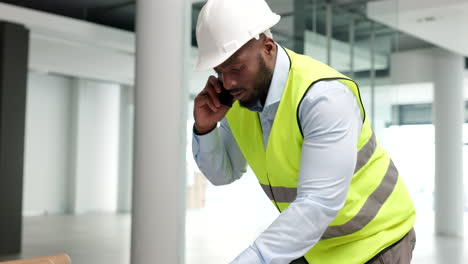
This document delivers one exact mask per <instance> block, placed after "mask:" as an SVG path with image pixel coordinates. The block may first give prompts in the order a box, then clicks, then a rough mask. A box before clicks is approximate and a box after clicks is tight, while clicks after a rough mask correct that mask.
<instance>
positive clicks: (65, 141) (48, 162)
mask: <svg viewBox="0 0 468 264" xmlns="http://www.w3.org/2000/svg"><path fill="white" fill-rule="evenodd" d="M70 100H71V80H70V79H69V78H65V77H60V76H55V75H46V74H39V73H35V72H31V73H30V74H29V75H28V87H27V105H26V107H27V110H26V131H25V155H24V196H23V212H24V214H25V215H34V214H45V213H53V214H56V213H63V212H64V211H65V208H66V203H67V201H66V185H67V175H68V158H69V141H70V136H69V135H70V133H69V132H70V130H69V128H70V118H69V117H70V116H69V115H70Z"/></svg>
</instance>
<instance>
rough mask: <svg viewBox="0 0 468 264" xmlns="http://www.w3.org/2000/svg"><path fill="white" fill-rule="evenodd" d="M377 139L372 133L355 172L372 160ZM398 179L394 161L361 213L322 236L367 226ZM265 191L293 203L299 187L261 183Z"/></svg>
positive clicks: (358, 157) (281, 201)
mask: <svg viewBox="0 0 468 264" xmlns="http://www.w3.org/2000/svg"><path fill="white" fill-rule="evenodd" d="M376 146H377V141H376V138H375V134H374V133H372V136H371V138H370V139H369V140H368V141H367V143H366V144H365V145H364V147H362V148H361V149H360V150H359V152H358V155H357V161H356V168H355V169H354V173H356V172H358V171H359V170H360V169H361V168H362V167H363V166H364V164H366V163H367V161H369V160H370V158H371V157H372V154H374V152H375V148H376ZM397 179H398V171H397V168H396V167H395V165H394V164H393V162H392V161H390V164H389V166H388V169H387V172H386V173H385V176H384V178H383V179H382V182H381V183H380V184H379V186H378V187H377V188H376V189H375V191H374V192H373V193H372V194H371V195H370V196H369V197H368V198H367V200H366V202H365V203H364V205H363V206H362V208H361V209H360V210H359V213H358V214H357V215H356V216H354V217H353V218H352V219H350V220H349V221H348V222H346V223H345V224H342V225H338V226H329V227H328V228H327V230H326V231H325V233H324V234H323V236H322V238H321V239H322V240H323V239H328V238H333V237H338V236H345V235H349V234H351V233H354V232H356V231H358V230H360V229H362V228H363V227H364V226H366V225H367V224H368V223H369V222H370V221H372V219H374V217H375V216H376V215H377V212H378V211H379V209H380V208H381V207H382V205H383V204H384V202H385V201H386V200H387V198H388V196H390V194H391V193H392V191H393V188H394V187H395V184H396V182H397ZM260 185H261V186H262V189H263V191H264V192H265V193H266V195H267V196H268V198H270V200H274V201H276V202H278V203H292V202H293V201H294V200H296V197H297V188H287V187H274V186H270V185H265V184H260Z"/></svg>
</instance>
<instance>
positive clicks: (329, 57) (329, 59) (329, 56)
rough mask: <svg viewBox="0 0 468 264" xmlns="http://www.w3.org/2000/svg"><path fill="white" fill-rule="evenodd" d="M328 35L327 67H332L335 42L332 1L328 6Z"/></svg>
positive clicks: (328, 0)
mask: <svg viewBox="0 0 468 264" xmlns="http://www.w3.org/2000/svg"><path fill="white" fill-rule="evenodd" d="M325 16H326V17H325V19H326V25H325V26H326V34H327V65H328V66H330V67H331V66H332V65H331V63H332V40H333V6H332V0H327V5H326V14H325Z"/></svg>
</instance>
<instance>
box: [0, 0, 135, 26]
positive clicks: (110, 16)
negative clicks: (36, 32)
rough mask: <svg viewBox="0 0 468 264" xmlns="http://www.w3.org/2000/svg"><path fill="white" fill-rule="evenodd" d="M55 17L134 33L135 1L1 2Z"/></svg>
mask: <svg viewBox="0 0 468 264" xmlns="http://www.w3.org/2000/svg"><path fill="white" fill-rule="evenodd" d="M0 2H3V3H7V4H13V5H17V6H23V7H27V8H31V9H36V10H40V11H44V12H48V13H53V14H57V15H63V16H66V17H71V18H76V19H80V20H85V21H89V22H93V23H97V24H101V25H106V26H110V27H114V28H119V29H124V30H128V31H134V28H135V23H134V17H135V0H1V1H0Z"/></svg>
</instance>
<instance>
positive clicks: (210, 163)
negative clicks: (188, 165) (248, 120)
mask: <svg viewBox="0 0 468 264" xmlns="http://www.w3.org/2000/svg"><path fill="white" fill-rule="evenodd" d="M192 151H193V158H194V159H195V162H196V163H197V165H198V168H200V170H201V171H202V172H203V174H205V176H206V177H207V178H208V180H209V181H210V182H211V183H212V184H214V185H224V184H229V183H231V182H233V181H235V180H237V179H239V178H240V177H241V176H242V174H243V173H245V172H246V170H247V162H246V161H245V158H244V156H243V155H242V153H241V151H240V149H239V146H238V145H237V142H236V141H235V139H234V136H233V135H232V131H231V129H230V128H229V124H228V122H227V121H226V119H223V120H222V121H221V122H220V126H219V128H215V129H213V130H212V131H211V132H209V133H208V134H205V135H197V134H196V133H195V131H194V133H193V139H192Z"/></svg>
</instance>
